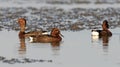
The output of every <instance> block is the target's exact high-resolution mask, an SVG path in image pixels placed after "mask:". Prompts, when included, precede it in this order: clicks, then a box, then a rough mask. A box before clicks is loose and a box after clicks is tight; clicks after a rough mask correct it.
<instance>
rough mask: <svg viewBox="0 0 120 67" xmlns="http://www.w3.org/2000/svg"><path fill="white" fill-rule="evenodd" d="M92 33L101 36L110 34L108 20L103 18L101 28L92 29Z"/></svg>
mask: <svg viewBox="0 0 120 67" xmlns="http://www.w3.org/2000/svg"><path fill="white" fill-rule="evenodd" d="M92 35H98V36H99V37H102V36H112V32H110V30H109V25H108V21H107V20H104V21H103V24H102V30H92Z"/></svg>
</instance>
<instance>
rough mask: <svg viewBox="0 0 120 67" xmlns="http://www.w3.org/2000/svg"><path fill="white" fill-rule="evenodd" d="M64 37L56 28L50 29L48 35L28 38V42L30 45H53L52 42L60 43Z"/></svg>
mask: <svg viewBox="0 0 120 67" xmlns="http://www.w3.org/2000/svg"><path fill="white" fill-rule="evenodd" d="M62 37H64V36H63V35H62V34H61V32H60V30H59V29H58V28H52V30H51V33H50V34H49V35H39V36H32V37H29V38H30V42H32V43H37V42H41V43H53V42H60V41H61V40H62Z"/></svg>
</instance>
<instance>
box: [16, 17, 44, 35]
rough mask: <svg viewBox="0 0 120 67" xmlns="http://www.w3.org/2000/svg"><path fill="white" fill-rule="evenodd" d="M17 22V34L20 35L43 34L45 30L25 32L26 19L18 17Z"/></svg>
mask: <svg viewBox="0 0 120 67" xmlns="http://www.w3.org/2000/svg"><path fill="white" fill-rule="evenodd" d="M18 23H19V26H20V33H19V36H20V37H21V36H22V37H23V36H24V37H30V36H39V35H44V34H45V33H46V31H31V32H25V27H26V19H24V18H20V19H18Z"/></svg>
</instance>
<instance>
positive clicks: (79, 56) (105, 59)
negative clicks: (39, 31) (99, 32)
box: [0, 28, 120, 67]
mask: <svg viewBox="0 0 120 67" xmlns="http://www.w3.org/2000/svg"><path fill="white" fill-rule="evenodd" d="M118 30H120V28H116V29H111V31H112V32H113V36H112V37H110V38H109V42H108V45H107V46H103V41H102V39H96V40H93V39H92V36H91V30H82V31H78V32H71V31H62V34H63V35H64V36H65V37H64V38H63V40H62V42H61V43H60V46H57V47H53V46H52V45H51V44H50V43H30V42H29V40H28V39H25V44H26V50H23V51H20V49H21V48H20V41H19V38H18V32H16V31H1V32H0V37H1V38H0V41H1V45H0V55H1V56H3V57H6V59H7V60H8V59H11V58H15V59H19V60H20V61H22V59H24V58H29V59H35V60H45V61H44V62H31V63H28V62H26V63H17V62H16V63H13V64H12V65H11V64H9V63H7V62H4V63H3V61H0V64H1V65H2V66H12V67H13V66H31V67H32V66H45V67H46V66H53V67H55V66H58V67H59V66H60V67H61V66H62V67H66V66H71V67H72V66H83V67H87V66H91V67H101V66H106V67H108V66H109V67H119V66H120V54H119V51H120V32H119V31H118ZM49 60H50V61H52V62H48V61H49Z"/></svg>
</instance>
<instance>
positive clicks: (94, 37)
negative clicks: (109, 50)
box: [92, 36, 110, 46]
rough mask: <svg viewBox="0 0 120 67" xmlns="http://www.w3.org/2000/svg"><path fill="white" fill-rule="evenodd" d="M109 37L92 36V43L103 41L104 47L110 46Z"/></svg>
mask: <svg viewBox="0 0 120 67" xmlns="http://www.w3.org/2000/svg"><path fill="white" fill-rule="evenodd" d="M109 38H110V37H109V36H102V37H100V36H92V42H97V41H101V40H102V44H103V46H108V44H109Z"/></svg>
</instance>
